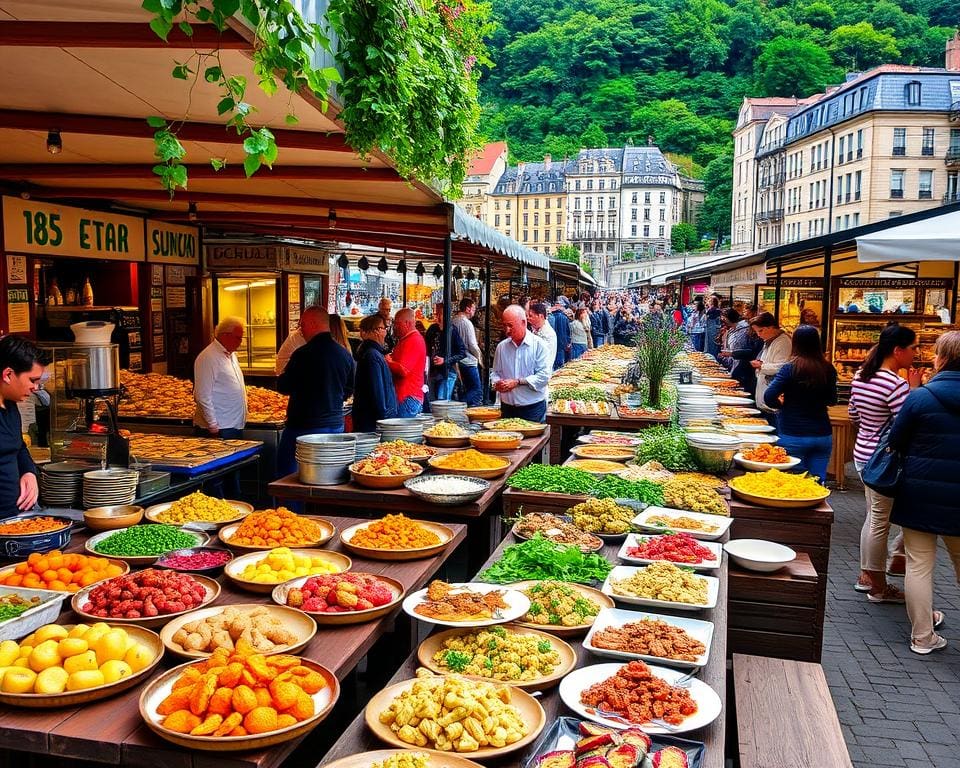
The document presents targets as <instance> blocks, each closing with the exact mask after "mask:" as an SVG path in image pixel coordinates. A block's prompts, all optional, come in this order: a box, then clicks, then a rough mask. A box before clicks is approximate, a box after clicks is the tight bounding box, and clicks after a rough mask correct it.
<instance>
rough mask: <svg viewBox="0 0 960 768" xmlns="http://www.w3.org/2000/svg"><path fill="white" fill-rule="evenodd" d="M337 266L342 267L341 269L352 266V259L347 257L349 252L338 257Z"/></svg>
mask: <svg viewBox="0 0 960 768" xmlns="http://www.w3.org/2000/svg"><path fill="white" fill-rule="evenodd" d="M337 266H338V267H340V269H346V268H347V267H349V266H350V259H348V258H347V254H345V253H341V254H340V258H339V259H337Z"/></svg>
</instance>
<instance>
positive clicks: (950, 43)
mask: <svg viewBox="0 0 960 768" xmlns="http://www.w3.org/2000/svg"><path fill="white" fill-rule="evenodd" d="M944 59H945V60H944V67H946V68H947V69H948V70H950V71H951V72H960V29H958V30H957V32H956V33H955V34H954V36H953V37H952V38H951V39H950V40H947V53H946V56H945V57H944Z"/></svg>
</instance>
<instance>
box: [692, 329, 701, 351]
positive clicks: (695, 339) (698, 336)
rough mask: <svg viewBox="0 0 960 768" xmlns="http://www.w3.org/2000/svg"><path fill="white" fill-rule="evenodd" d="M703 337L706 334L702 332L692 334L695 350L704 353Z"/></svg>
mask: <svg viewBox="0 0 960 768" xmlns="http://www.w3.org/2000/svg"><path fill="white" fill-rule="evenodd" d="M703 337H704V334H703V333H702V332H701V333H691V334H690V340H691V341H692V342H693V348H694V349H695V350H697V352H703Z"/></svg>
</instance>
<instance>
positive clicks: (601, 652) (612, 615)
mask: <svg viewBox="0 0 960 768" xmlns="http://www.w3.org/2000/svg"><path fill="white" fill-rule="evenodd" d="M641 619H660V621H665V622H666V623H667V624H672V625H673V626H675V627H679V628H680V629H682V630H683V631H684V632H686V633H687V634H688V635H690V637H692V638H693V639H694V640H699V641H700V642H701V643H703V644H704V645H705V646H706V650H705V651H704V652H703V653H702V654H700V655H699V656H698V657H697V660H696V661H679V660H678V659H665V658H663V657H662V656H650V655H648V654H645V653H629V652H627V651H612V650H610V649H609V648H598V647H597V646H595V645H594V644H593V636H594V635H595V634H596V633H597V632H599V631H600V630H601V629H607V628H608V627H622V626H623V625H624V624H631V623H633V622H635V621H640V620H641ZM712 644H713V622H712V621H703V620H702V619H688V618H687V617H685V616H666V615H664V614H660V613H646V612H642V611H626V610H624V609H623V608H603V609H601V611H600V613H598V614H597V618H595V619H594V620H593V626H592V627H590V631H589V632H588V633H587V637H586V638H585V639H584V641H583V647H584V648H586V649H587V650H588V651H590V653H592V654H594V655H596V656H602V657H605V658H608V659H623V660H625V661H629V660H630V659H642V660H643V661H647V662H653V663H654V664H668V665H669V666H671V667H685V668H690V667H704V666H706V664H707V661H708V659H709V658H710V646H711V645H712Z"/></svg>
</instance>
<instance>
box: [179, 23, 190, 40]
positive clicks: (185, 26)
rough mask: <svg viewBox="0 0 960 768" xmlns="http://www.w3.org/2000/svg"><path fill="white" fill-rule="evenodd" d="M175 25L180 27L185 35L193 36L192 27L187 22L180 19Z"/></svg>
mask: <svg viewBox="0 0 960 768" xmlns="http://www.w3.org/2000/svg"><path fill="white" fill-rule="evenodd" d="M177 26H178V27H180V31H181V32H183V34H185V35H186V36H187V37H193V27H191V26H190V23H189V22H187V21H181V22H180V23H179V24H177Z"/></svg>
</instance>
